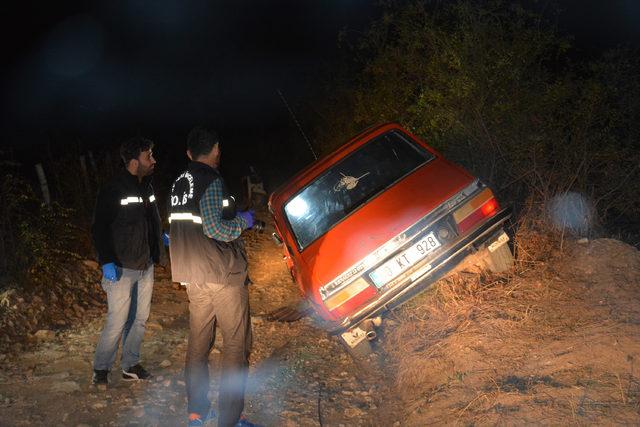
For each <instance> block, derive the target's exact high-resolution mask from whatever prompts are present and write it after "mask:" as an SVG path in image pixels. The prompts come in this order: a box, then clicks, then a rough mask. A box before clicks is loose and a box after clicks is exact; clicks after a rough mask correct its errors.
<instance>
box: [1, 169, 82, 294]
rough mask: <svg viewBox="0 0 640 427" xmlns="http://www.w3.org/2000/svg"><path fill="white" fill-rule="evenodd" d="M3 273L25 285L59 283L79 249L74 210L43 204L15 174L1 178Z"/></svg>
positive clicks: (76, 257)
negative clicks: (76, 250)
mask: <svg viewBox="0 0 640 427" xmlns="http://www.w3.org/2000/svg"><path fill="white" fill-rule="evenodd" d="M0 197H1V199H2V201H3V203H1V204H0V255H2V264H0V276H4V277H7V276H12V277H13V278H15V279H17V280H16V281H17V282H19V283H23V284H24V285H25V286H40V285H46V286H51V287H54V286H56V284H57V283H60V281H61V279H62V274H63V272H64V271H65V268H66V267H68V264H69V262H70V261H71V260H74V259H78V258H80V257H79V255H77V253H76V252H75V251H74V249H77V245H78V242H79V241H80V236H81V235H82V231H81V230H80V229H79V228H78V227H76V226H75V225H74V224H73V215H74V211H73V210H71V209H67V208H64V207H62V206H60V205H59V204H57V203H55V202H54V203H52V204H51V206H47V205H46V204H44V203H43V202H42V201H41V200H40V198H39V197H37V196H36V194H35V193H34V191H33V189H32V188H31V185H30V184H29V183H28V182H27V181H26V180H24V179H23V178H20V177H19V176H17V175H16V174H12V173H5V174H4V175H2V176H1V177H0Z"/></svg>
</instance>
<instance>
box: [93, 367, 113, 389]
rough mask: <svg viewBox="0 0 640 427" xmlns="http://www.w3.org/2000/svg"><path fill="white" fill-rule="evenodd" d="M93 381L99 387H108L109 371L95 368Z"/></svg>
mask: <svg viewBox="0 0 640 427" xmlns="http://www.w3.org/2000/svg"><path fill="white" fill-rule="evenodd" d="M91 383H92V384H93V385H94V386H96V387H98V388H106V387H107V385H108V384H109V371H106V370H104V371H103V370H100V369H94V370H93V378H92V379H91Z"/></svg>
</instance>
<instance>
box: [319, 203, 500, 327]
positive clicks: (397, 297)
mask: <svg viewBox="0 0 640 427" xmlns="http://www.w3.org/2000/svg"><path fill="white" fill-rule="evenodd" d="M510 217H511V209H509V208H507V209H503V210H501V211H499V212H498V213H496V214H495V215H494V216H493V217H491V219H490V220H488V221H486V222H485V223H483V224H482V225H480V226H479V227H477V228H476V229H474V230H473V231H471V232H470V233H469V234H467V235H466V236H463V237H460V238H459V239H458V240H456V241H455V242H454V243H453V244H452V245H451V246H450V247H449V248H447V249H446V250H444V251H443V252H441V253H440V254H438V255H437V256H436V257H435V258H434V259H432V260H431V261H430V262H429V264H430V266H431V268H429V269H428V270H427V271H425V272H424V274H418V275H416V273H415V272H413V273H412V274H411V275H409V274H407V277H406V279H405V280H403V281H402V282H400V283H398V284H397V285H396V286H394V287H393V288H392V289H390V290H388V291H387V292H385V293H382V294H380V295H379V296H378V297H377V298H376V299H374V300H372V301H369V302H368V303H367V304H366V305H365V306H363V307H362V308H360V309H359V310H358V311H356V312H354V313H353V314H351V315H350V316H348V317H346V318H344V319H343V320H342V321H339V322H329V324H328V325H326V326H327V328H328V330H329V331H330V332H331V333H340V332H343V331H345V330H347V329H350V328H352V327H354V326H357V325H358V324H359V323H360V322H362V321H363V320H365V319H368V318H371V317H375V316H378V315H380V314H381V313H382V312H384V311H387V310H389V309H391V308H393V307H395V306H397V305H399V304H401V303H402V302H405V301H407V300H408V299H410V298H411V297H413V296H415V295H416V294H418V293H420V292H422V291H424V290H425V289H427V288H428V287H429V286H430V285H431V284H432V283H433V282H435V281H436V280H437V279H438V278H439V277H441V276H442V275H443V274H444V273H446V272H447V271H449V270H451V269H452V268H453V267H455V266H456V265H458V264H459V263H460V262H461V261H462V260H463V259H464V258H465V257H466V256H467V255H469V253H470V251H471V249H472V248H479V247H480V246H481V245H483V244H484V243H485V242H487V241H488V240H489V239H490V238H492V237H494V236H495V234H496V233H497V232H498V231H499V230H501V229H502V226H503V224H504V223H505V222H506V221H507V220H508V219H509V218H510ZM418 271H420V269H418Z"/></svg>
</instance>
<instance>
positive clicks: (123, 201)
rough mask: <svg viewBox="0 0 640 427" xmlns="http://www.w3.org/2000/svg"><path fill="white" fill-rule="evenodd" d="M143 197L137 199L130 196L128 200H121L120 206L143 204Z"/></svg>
mask: <svg viewBox="0 0 640 427" xmlns="http://www.w3.org/2000/svg"><path fill="white" fill-rule="evenodd" d="M142 202H143V200H142V197H137V196H130V197H127V198H126V199H122V200H120V204H121V205H122V206H125V205H128V204H129V203H142Z"/></svg>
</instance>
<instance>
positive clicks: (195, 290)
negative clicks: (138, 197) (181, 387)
mask: <svg viewBox="0 0 640 427" xmlns="http://www.w3.org/2000/svg"><path fill="white" fill-rule="evenodd" d="M187 156H188V157H189V159H190V160H191V162H190V163H189V166H188V167H187V170H186V171H184V172H183V173H181V174H180V175H179V176H178V178H176V180H175V181H174V182H173V185H172V187H171V195H170V206H169V212H170V216H169V222H170V224H171V229H170V235H171V243H170V246H169V249H170V254H171V272H172V276H173V281H174V282H181V283H183V284H185V285H186V287H187V294H188V296H189V344H188V348H187V359H186V368H185V374H186V379H187V399H188V408H187V409H188V412H189V426H192V427H195V426H201V425H203V424H204V423H205V422H206V421H207V420H208V419H210V418H212V417H213V416H214V413H213V411H212V410H211V402H210V401H209V399H208V398H207V393H208V391H209V366H208V360H209V352H210V351H211V349H212V348H213V344H214V341H215V330H216V325H218V326H219V327H220V331H221V332H222V338H223V341H224V348H223V350H222V375H221V380H220V393H219V400H218V409H219V412H220V414H219V419H218V425H219V426H221V427H222V426H223V427H227V426H246V427H250V426H253V425H254V424H251V423H249V422H248V421H246V420H245V419H244V418H241V414H242V410H243V408H244V389H245V383H246V377H247V368H248V364H249V361H248V358H249V352H250V347H251V319H250V318H249V294H248V290H247V282H248V280H247V257H246V253H245V250H244V245H243V243H242V240H241V239H240V234H241V233H242V231H243V230H244V229H247V228H251V227H252V226H253V213H252V212H238V213H236V210H235V202H234V200H233V198H232V197H230V195H229V194H228V193H227V190H226V188H225V185H224V181H223V180H222V177H221V176H220V174H219V173H218V166H219V164H220V143H219V140H218V136H217V135H216V134H215V133H214V132H212V131H210V130H207V129H205V128H202V127H196V128H194V129H193V130H192V131H191V132H190V133H189V136H188V138H187Z"/></svg>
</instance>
